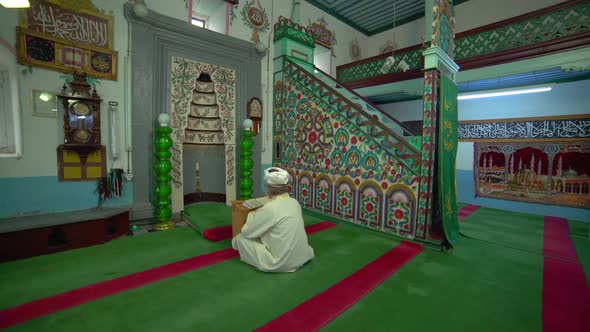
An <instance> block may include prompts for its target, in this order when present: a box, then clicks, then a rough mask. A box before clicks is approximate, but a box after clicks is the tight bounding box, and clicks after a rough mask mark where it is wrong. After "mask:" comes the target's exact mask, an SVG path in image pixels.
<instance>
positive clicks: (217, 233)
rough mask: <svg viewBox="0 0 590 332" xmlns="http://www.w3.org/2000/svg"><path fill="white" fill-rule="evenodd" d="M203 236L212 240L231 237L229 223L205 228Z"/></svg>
mask: <svg viewBox="0 0 590 332" xmlns="http://www.w3.org/2000/svg"><path fill="white" fill-rule="evenodd" d="M203 237H204V238H206V239H207V240H209V241H213V242H218V241H223V240H228V239H231V225H228V226H219V227H213V228H207V229H206V230H205V231H203Z"/></svg>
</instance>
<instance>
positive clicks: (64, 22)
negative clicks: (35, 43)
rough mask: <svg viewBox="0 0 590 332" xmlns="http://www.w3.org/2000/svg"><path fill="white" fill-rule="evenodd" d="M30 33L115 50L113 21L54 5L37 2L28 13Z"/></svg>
mask: <svg viewBox="0 0 590 332" xmlns="http://www.w3.org/2000/svg"><path fill="white" fill-rule="evenodd" d="M26 27H27V28H28V29H29V31H34V32H39V33H42V34H45V35H48V36H52V37H56V38H61V39H64V40H69V41H72V42H76V43H83V44H87V45H91V46H95V47H102V48H108V49H112V48H113V17H112V16H108V15H103V14H100V13H91V12H89V11H88V10H83V9H80V10H79V11H74V10H70V9H66V8H62V7H60V6H58V5H56V4H54V3H50V2H45V1H35V2H33V3H31V7H30V8H29V10H27V26H26Z"/></svg>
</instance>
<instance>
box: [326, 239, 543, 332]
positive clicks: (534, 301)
mask: <svg viewBox="0 0 590 332" xmlns="http://www.w3.org/2000/svg"><path fill="white" fill-rule="evenodd" d="M542 271H543V257H542V256H540V255H533V254H530V253H527V252H523V251H520V250H513V249H510V248H506V247H503V246H498V245H494V244H490V243H484V242H482V241H478V240H474V239H469V238H464V237H462V238H460V239H459V242H458V243H457V246H456V247H455V249H454V251H453V253H452V254H450V255H444V254H440V253H437V252H433V251H425V252H423V253H422V254H420V255H419V256H418V257H416V258H415V259H414V260H413V261H411V262H410V263H408V264H407V265H406V266H404V267H403V268H402V269H401V270H400V271H398V272H397V273H396V274H394V275H393V276H392V277H391V278H389V279H388V280H386V281H385V282H384V283H383V284H382V285H381V286H380V287H378V288H377V289H375V290H374V291H373V292H371V293H369V294H368V295H367V296H366V297H365V298H363V299H362V300H361V301H359V302H358V303H356V304H355V305H354V306H352V307H351V308H350V309H349V310H347V311H346V312H344V313H343V314H342V315H340V316H339V317H337V318H336V319H335V320H334V321H332V322H331V323H330V324H328V325H327V326H326V327H325V328H324V329H322V331H324V330H325V331H365V330H366V331H369V330H370V331H404V332H407V331H493V332H497V331H541V330H542V321H541V304H542V292H541V290H542V286H543V285H542V275H543V273H542ZM367 327H370V328H367Z"/></svg>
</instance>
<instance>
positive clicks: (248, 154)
mask: <svg viewBox="0 0 590 332" xmlns="http://www.w3.org/2000/svg"><path fill="white" fill-rule="evenodd" d="M252 125H253V123H252V120H250V119H246V120H244V123H243V127H244V129H243V130H242V140H241V141H240V149H241V153H240V199H241V200H248V199H250V198H252V185H253V184H254V182H253V181H252V167H254V160H252V147H254V140H253V139H252V137H253V136H254V132H252Z"/></svg>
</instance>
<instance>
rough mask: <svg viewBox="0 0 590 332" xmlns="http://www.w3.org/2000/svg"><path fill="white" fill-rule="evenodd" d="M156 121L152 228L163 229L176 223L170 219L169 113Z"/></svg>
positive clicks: (174, 225) (170, 129)
mask: <svg viewBox="0 0 590 332" xmlns="http://www.w3.org/2000/svg"><path fill="white" fill-rule="evenodd" d="M158 122H159V123H160V126H159V127H157V128H156V130H155V141H154V148H155V153H154V156H155V157H156V159H155V163H154V175H155V179H154V185H155V187H154V197H153V204H154V219H156V221H157V223H156V225H154V229H155V230H158V231H163V230H167V229H171V228H174V227H176V223H175V222H173V221H171V220H170V217H171V216H172V208H171V207H170V206H171V204H172V201H171V199H170V194H171V193H172V187H171V186H170V181H171V180H172V176H170V171H171V170H172V163H171V162H170V157H171V156H172V152H170V148H171V147H172V139H171V138H170V133H172V128H170V127H169V126H168V124H169V123H170V115H168V114H167V113H162V114H160V116H159V117H158Z"/></svg>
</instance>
